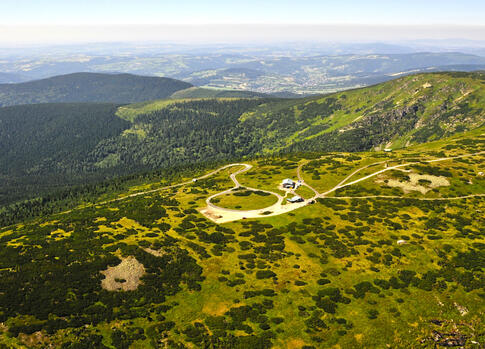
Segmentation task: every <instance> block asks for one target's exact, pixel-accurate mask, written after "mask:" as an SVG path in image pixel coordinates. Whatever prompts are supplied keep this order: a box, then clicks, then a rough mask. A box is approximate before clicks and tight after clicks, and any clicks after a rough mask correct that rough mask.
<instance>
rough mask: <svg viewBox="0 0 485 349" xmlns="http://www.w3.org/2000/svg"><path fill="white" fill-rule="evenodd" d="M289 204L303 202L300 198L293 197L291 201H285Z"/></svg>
mask: <svg viewBox="0 0 485 349" xmlns="http://www.w3.org/2000/svg"><path fill="white" fill-rule="evenodd" d="M286 200H287V201H288V202H290V203H292V204H293V203H295V202H303V201H304V200H303V198H302V197H301V196H298V195H295V196H293V197H292V198H291V199H286Z"/></svg>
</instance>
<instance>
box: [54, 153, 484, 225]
mask: <svg viewBox="0 0 485 349" xmlns="http://www.w3.org/2000/svg"><path fill="white" fill-rule="evenodd" d="M484 153H485V151H481V152H477V153H472V154H464V155H458V156H452V157H445V158H439V159H432V160H426V161H419V162H408V163H404V164H399V165H394V166H390V167H387V168H384V169H381V170H378V171H376V172H373V173H371V174H369V175H366V176H364V177H362V178H359V179H356V180H354V181H351V182H348V181H349V180H350V179H351V178H352V177H353V176H355V175H356V174H357V173H359V172H360V171H362V170H364V169H366V168H368V167H371V166H375V165H379V164H383V163H385V162H386V161H380V162H376V163H372V164H369V165H366V166H364V167H361V168H358V169H357V170H355V171H353V172H352V173H350V174H349V175H348V176H347V177H345V178H344V179H343V180H342V181H341V182H340V183H339V184H337V185H336V186H334V187H333V188H331V189H329V190H327V191H326V192H324V193H319V192H318V191H317V190H316V189H315V188H313V187H312V186H310V185H309V184H307V183H306V182H305V180H304V179H303V176H302V173H301V170H302V168H303V166H304V165H305V164H307V163H308V162H310V161H311V160H305V161H303V162H302V163H301V164H299V166H298V168H297V177H298V179H299V180H300V181H301V184H302V185H304V186H306V187H307V188H309V189H311V190H312V191H313V192H314V194H315V195H314V196H313V197H312V198H310V199H307V200H304V201H303V202H298V203H292V204H290V203H288V204H284V197H283V196H282V195H280V194H279V193H276V192H272V191H269V190H261V189H256V188H250V187H245V188H246V189H248V190H252V191H262V192H265V193H269V194H271V195H274V196H276V197H277V198H278V201H277V202H276V203H275V204H273V205H271V206H268V207H265V208H262V209H257V210H233V209H228V208H224V207H219V206H216V205H214V204H213V203H211V200H212V199H213V198H215V197H217V196H220V195H224V194H227V193H229V192H231V191H233V190H234V189H237V188H240V187H241V184H240V183H239V181H238V179H237V176H238V175H239V174H241V173H244V172H247V171H249V170H250V169H251V168H252V167H253V166H252V165H250V164H245V163H234V164H229V165H225V166H222V167H220V168H218V169H216V170H214V171H211V172H209V173H206V174H205V175H202V176H200V177H196V178H194V179H191V180H188V181H185V182H181V183H177V184H172V185H168V186H165V187H160V188H156V189H151V190H146V191H141V192H137V193H133V194H129V195H126V196H122V197H119V198H116V199H111V200H106V201H102V202H98V203H96V204H93V205H103V204H109V203H112V202H117V201H122V200H125V199H128V198H133V197H137V196H140V195H146V194H151V193H156V192H160V191H163V190H167V189H172V188H177V187H181V186H184V185H189V184H192V183H193V182H194V180H195V181H198V180H202V179H205V178H208V177H211V176H213V175H215V174H216V173H218V172H220V171H222V170H225V169H227V168H230V167H235V166H243V168H242V169H240V170H238V171H236V172H234V173H232V174H231V175H230V178H231V180H232V182H233V183H234V187H233V188H230V189H227V190H225V191H222V192H219V193H216V194H213V195H211V196H210V197H208V198H207V199H206V204H207V206H206V207H205V208H202V209H200V212H201V213H202V214H204V215H205V216H206V217H207V218H209V219H211V220H212V221H214V222H216V223H227V222H232V221H236V220H240V219H246V218H263V217H270V216H277V215H280V214H284V213H288V212H291V211H293V210H296V209H298V208H301V207H304V206H307V205H308V204H311V203H313V202H314V201H315V200H316V199H318V198H320V199H324V198H327V199H375V198H383V199H410V200H423V201H445V200H459V199H467V198H473V197H485V194H471V195H466V196H459V197H449V198H411V197H406V196H386V195H374V196H327V195H328V194H330V193H332V192H334V191H336V190H337V189H340V188H344V187H347V186H350V185H354V184H356V183H359V182H362V181H364V180H366V179H369V178H372V177H374V176H377V175H379V174H381V173H383V172H386V171H390V170H394V169H398V168H401V167H406V166H410V165H414V164H420V163H433V162H440V161H447V160H453V159H458V158H464V157H470V156H475V155H480V154H484ZM89 206H92V205H89ZM89 206H83V207H78V208H75V209H73V210H77V209H81V208H85V207H89ZM73 210H69V211H64V212H62V213H69V212H71V211H73Z"/></svg>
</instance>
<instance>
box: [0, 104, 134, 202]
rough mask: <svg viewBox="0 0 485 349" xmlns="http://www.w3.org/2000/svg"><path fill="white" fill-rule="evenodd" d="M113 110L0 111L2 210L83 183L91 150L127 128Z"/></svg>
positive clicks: (41, 107) (37, 107)
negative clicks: (10, 203) (15, 201)
mask: <svg viewBox="0 0 485 349" xmlns="http://www.w3.org/2000/svg"><path fill="white" fill-rule="evenodd" d="M117 109H118V107H117V106H116V105H114V104H85V103H83V104H79V103H77V104H33V105H23V106H13V107H4V108H0V149H2V151H1V152H0V179H1V180H0V182H1V185H0V204H3V203H5V202H6V201H11V200H13V199H15V198H23V197H25V195H28V194H31V193H36V192H39V191H40V192H42V191H44V190H46V189H49V188H57V187H62V186H63V185H67V184H72V183H74V182H80V183H83V182H85V180H86V177H87V176H89V174H90V173H91V175H92V174H94V173H93V172H95V171H93V170H94V169H93V168H88V167H86V165H85V163H86V161H87V160H88V159H89V154H90V152H91V151H92V149H93V148H94V147H95V146H96V145H97V144H98V143H99V142H101V141H102V140H104V139H106V138H110V137H114V136H118V135H120V134H121V132H123V130H125V129H127V128H128V127H129V126H130V124H129V123H128V122H127V121H125V120H122V119H120V118H119V117H117V116H116V115H115V113H116V111H117Z"/></svg>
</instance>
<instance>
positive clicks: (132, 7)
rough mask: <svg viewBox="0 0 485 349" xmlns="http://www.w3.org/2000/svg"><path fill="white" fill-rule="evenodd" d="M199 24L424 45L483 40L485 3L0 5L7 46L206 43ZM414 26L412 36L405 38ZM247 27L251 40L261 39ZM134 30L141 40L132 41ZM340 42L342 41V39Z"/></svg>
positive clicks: (159, 0) (112, 0)
mask: <svg viewBox="0 0 485 349" xmlns="http://www.w3.org/2000/svg"><path fill="white" fill-rule="evenodd" d="M168 24H172V25H173V24H183V25H185V27H183V28H182V27H178V29H177V30H182V32H181V33H175V32H174V33H170V31H171V30H169V29H167V28H168V27H166V25H168ZM202 24H204V25H206V24H210V25H215V24H217V25H220V26H219V28H220V29H219V30H215V29H213V30H210V31H208V30H206V31H205V34H204V35H206V36H207V37H206V38H205V39H206V40H211V39H214V40H226V39H227V40H230V39H231V35H232V34H234V38H236V37H237V38H238V40H242V36H243V35H241V34H242V33H240V30H241V29H240V28H241V27H240V26H236V27H234V26H232V25H234V24H253V28H260V27H255V26H254V25H256V24H265V25H279V27H275V26H273V28H280V34H279V36H280V39H284V37H285V36H287V35H291V36H296V38H300V37H301V38H302V39H304V38H305V36H308V35H310V34H311V31H310V33H307V32H305V30H301V29H297V30H296V31H295V30H292V29H291V28H296V27H294V26H295V25H302V24H304V25H318V28H327V29H326V30H323V32H321V31H319V30H321V29H315V30H317V31H319V33H320V34H327V35H328V36H330V34H331V33H328V31H329V30H330V31H333V29H328V28H344V27H345V28H346V29H345V30H347V31H349V30H350V31H353V32H354V33H355V35H356V36H357V39H361V38H362V36H363V34H364V33H363V32H362V30H360V29H359V28H365V27H367V28H368V26H369V25H371V26H372V27H373V28H375V27H379V26H386V27H385V28H390V27H394V29H392V30H391V31H390V33H393V35H397V37H407V38H409V39H411V38H413V36H415V35H418V34H419V37H420V38H424V37H442V38H446V37H464V38H469V39H480V38H483V37H485V36H484V34H485V0H332V1H328V0H291V1H290V0H241V1H239V0H238V1H233V0H0V41H3V42H5V41H8V42H13V41H15V40H17V41H29V42H36V41H69V40H71V41H83V40H84V41H103V40H116V39H118V40H123V38H124V36H125V37H126V35H127V34H128V36H129V39H130V40H133V38H132V36H135V38H134V40H136V39H139V40H143V39H146V40H156V39H167V38H169V37H170V35H171V34H172V36H173V39H174V40H179V39H180V38H181V37H182V38H185V39H187V40H190V39H194V40H202V39H204V38H203V37H202V35H200V31H199V30H195V29H194V25H196V26H197V25H202ZM142 25H143V26H142ZM161 25H162V26H161ZM221 25H225V26H221ZM283 25H284V27H283ZM335 25H338V26H337V27H336V26H335ZM342 25H343V26H342ZM292 26H293V27H292ZM53 27H56V28H53ZM190 27H192V28H190ZM409 27H414V32H413V31H412V32H408V30H407V28H409ZM60 28H63V29H60ZM130 28H131V29H130ZM154 28H158V29H154ZM160 28H165V29H160ZM184 28H185V29H184ZM212 28H215V27H212ZM238 28H239V29H238ZM247 28H249V31H248V33H247V35H246V39H251V38H253V37H254V36H255V35H256V36H257V34H258V33H257V32H256V33H255V32H254V30H252V29H251V28H250V27H247ZM281 28H286V29H285V30H282V31H281ZM298 28H302V27H301V26H299V27H298ZM314 28H317V27H314ZM416 28H420V29H419V31H418V32H416ZM438 28H439V29H438ZM386 30H387V29H386ZM130 31H132V32H133V33H136V35H129V33H130ZM220 31H223V33H220ZM251 32H252V33H251ZM96 34H100V35H96ZM222 34H223V35H222ZM259 34H260V36H261V37H262V38H264V37H266V36H267V33H265V32H262V33H259ZM274 34H277V33H274ZM295 34H298V35H295ZM314 34H315V33H314ZM378 34H380V35H381V36H384V37H385V36H389V35H388V34H389V33H384V32H382V31H381V32H380V33H379V31H378V30H377V31H375V32H373V31H369V32H368V33H367V35H368V36H369V38H368V39H372V36H373V35H375V36H376V39H380V38H379V37H378V36H379V35H378ZM310 36H311V35H310ZM314 36H315V35H314ZM335 36H336V39H337V40H338V39H339V37H338V33H335ZM277 37H278V35H276V38H277ZM268 39H275V37H274V35H272V36H271V38H270V37H268ZM308 39H312V38H310V37H308Z"/></svg>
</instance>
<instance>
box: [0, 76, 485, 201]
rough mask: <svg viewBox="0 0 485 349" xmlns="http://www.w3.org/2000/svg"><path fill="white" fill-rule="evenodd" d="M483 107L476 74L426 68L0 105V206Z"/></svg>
mask: <svg viewBox="0 0 485 349" xmlns="http://www.w3.org/2000/svg"><path fill="white" fill-rule="evenodd" d="M484 105H485V74H484V73H432V74H419V75H414V76H407V77H403V78H400V79H396V80H393V81H390V82H386V83H383V84H379V85H375V86H372V87H368V88H363V89H358V90H351V91H345V92H340V93H336V94H333V95H327V96H323V97H322V96H320V97H312V98H306V99H292V100H291V99H290V100H284V99H275V98H273V99H268V98H253V99H241V98H220V99H182V100H173V99H165V100H160V101H155V102H144V103H137V104H131V105H122V106H118V107H117V106H114V105H103V104H77V105H66V104H59V105H56V104H49V105H44V106H43V105H33V106H16V107H9V108H0V147H1V149H7V151H6V152H2V154H0V176H2V179H3V180H2V181H1V183H2V185H1V187H0V189H1V191H2V192H3V197H2V196H0V205H1V204H2V203H3V204H5V203H7V202H11V201H12V197H13V194H12V193H19V194H22V195H27V194H29V193H33V192H35V193H37V192H38V191H39V190H40V189H42V188H46V189H48V188H51V187H58V186H62V185H65V184H69V183H71V182H72V181H73V180H74V179H79V180H81V179H82V180H86V179H87V178H98V177H103V178H104V177H106V176H115V175H123V174H130V173H135V172H139V171H141V170H148V169H156V168H167V167H172V166H178V165H184V164H188V163H202V162H206V161H228V160H229V159H241V158H244V157H247V156H254V155H259V154H274V153H280V152H308V151H363V150H371V149H383V148H385V147H391V148H393V149H396V148H401V147H406V146H409V145H411V144H416V143H424V142H427V141H431V140H436V139H441V138H444V137H448V136H450V135H453V134H455V133H459V132H462V131H467V130H472V129H476V128H479V127H482V126H484V124H485V111H484V108H483V106H484ZM19 121H21V122H19ZM66 124H68V125H69V129H68V130H67V131H66ZM100 128H101V129H100ZM93 135H94V136H93ZM26 183H29V184H31V187H30V188H31V189H32V191H30V192H29V190H28V188H29V187H27V186H26ZM17 198H18V197H17Z"/></svg>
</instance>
